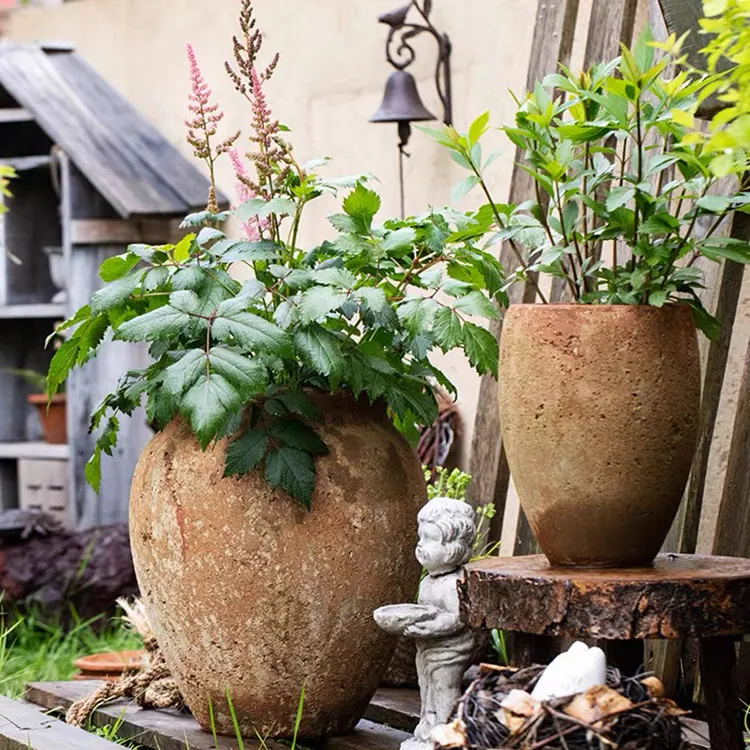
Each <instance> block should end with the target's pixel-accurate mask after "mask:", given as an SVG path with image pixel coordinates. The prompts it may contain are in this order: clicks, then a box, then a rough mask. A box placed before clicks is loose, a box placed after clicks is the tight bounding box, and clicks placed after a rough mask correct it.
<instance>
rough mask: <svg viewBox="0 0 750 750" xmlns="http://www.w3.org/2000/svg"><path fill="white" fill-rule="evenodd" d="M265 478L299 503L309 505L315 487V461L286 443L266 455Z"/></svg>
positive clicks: (306, 506) (307, 506)
mask: <svg viewBox="0 0 750 750" xmlns="http://www.w3.org/2000/svg"><path fill="white" fill-rule="evenodd" d="M266 479H267V480H268V483H269V484H270V485H271V486H272V487H280V488H281V489H283V490H285V491H286V492H287V493H289V495H291V496H292V497H293V498H294V499H295V500H296V501H297V502H298V503H300V505H302V506H304V507H305V508H309V507H310V502H311V500H312V494H313V490H314V489H315V462H314V461H313V459H312V457H311V456H310V455H309V454H307V453H305V452H304V451H301V450H297V449H296V448H290V447H289V446H286V445H282V446H280V447H279V448H275V449H273V450H272V451H270V452H269V454H268V456H267V457H266Z"/></svg>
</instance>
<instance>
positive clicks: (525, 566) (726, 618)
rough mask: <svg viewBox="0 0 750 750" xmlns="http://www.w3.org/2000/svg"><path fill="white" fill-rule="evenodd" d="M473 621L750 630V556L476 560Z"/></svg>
mask: <svg viewBox="0 0 750 750" xmlns="http://www.w3.org/2000/svg"><path fill="white" fill-rule="evenodd" d="M458 588H459V598H460V600H461V607H462V611H463V612H464V615H465V617H466V621H467V623H468V624H469V625H470V626H471V627H475V628H479V627H487V628H500V629H503V630H517V631H520V632H523V633H533V634H537V635H563V636H571V637H575V638H604V639H607V640H636V639H643V638H684V637H699V638H708V637H714V636H729V635H731V636H739V635H743V634H744V633H746V632H750V560H744V559H738V558H734V557H710V556H705V555H659V556H658V557H657V558H656V560H655V561H654V563H653V565H652V566H650V567H642V568H623V569H614V568H613V569H610V570H594V569H584V568H581V569H578V568H569V569H566V568H553V567H551V566H550V565H549V563H548V562H547V560H546V559H545V558H544V557H543V556H542V555H536V556H531V557H524V558H520V557H506V558H490V559H488V560H483V561H481V562H475V563H470V564H469V565H467V567H466V572H465V574H464V578H463V580H462V581H461V582H459V584H458Z"/></svg>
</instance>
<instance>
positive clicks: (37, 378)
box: [3, 367, 47, 393]
mask: <svg viewBox="0 0 750 750" xmlns="http://www.w3.org/2000/svg"><path fill="white" fill-rule="evenodd" d="M3 372H7V373H8V375H16V376H17V377H19V378H22V379H23V380H25V381H26V382H27V383H28V384H29V386H31V388H32V389H33V390H34V392H35V393H46V392H47V376H46V375H45V374H44V373H43V372H38V371H37V370H28V369H17V368H13V367H6V368H4V369H3Z"/></svg>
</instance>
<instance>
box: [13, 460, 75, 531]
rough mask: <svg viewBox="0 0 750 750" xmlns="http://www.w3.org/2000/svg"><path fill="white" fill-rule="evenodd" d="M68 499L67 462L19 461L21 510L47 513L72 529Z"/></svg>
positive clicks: (19, 503) (19, 499)
mask: <svg viewBox="0 0 750 750" xmlns="http://www.w3.org/2000/svg"><path fill="white" fill-rule="evenodd" d="M68 499H69V498H68V462H67V461H64V460H57V459H39V458H21V459H19V461H18V505H19V507H20V508H23V509H24V510H43V511H45V512H46V513H49V514H50V515H51V516H54V517H55V518H57V520H58V521H60V523H62V524H63V526H65V527H66V528H68V527H70V526H71V524H72V514H71V512H70V507H69V503H68Z"/></svg>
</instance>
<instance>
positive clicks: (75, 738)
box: [0, 696, 115, 750]
mask: <svg viewBox="0 0 750 750" xmlns="http://www.w3.org/2000/svg"><path fill="white" fill-rule="evenodd" d="M114 747H115V746H114V745H113V743H111V742H109V741H107V740H105V739H102V738H101V737H97V736H96V735H93V734H91V733H89V732H86V731H85V730H83V729H78V728H77V727H71V726H68V725H67V724H65V723H64V722H62V721H60V720H58V719H55V718H53V717H51V716H48V715H46V714H45V713H43V712H42V711H40V710H39V709H38V708H37V707H36V706H32V705H30V704H28V703H21V702H19V701H13V700H10V698H5V697H4V696H0V750H71V748H75V750H113V748H114Z"/></svg>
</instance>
